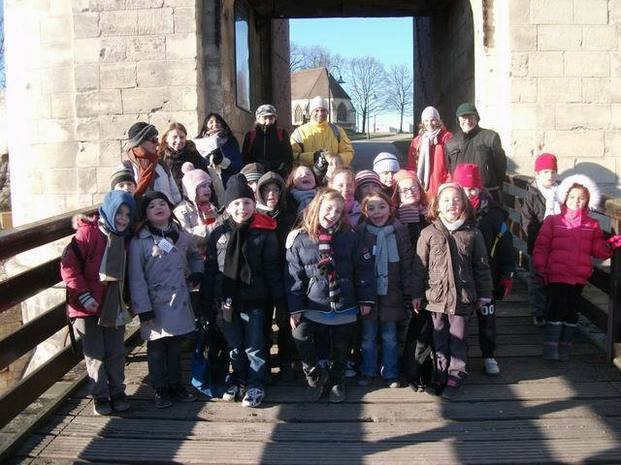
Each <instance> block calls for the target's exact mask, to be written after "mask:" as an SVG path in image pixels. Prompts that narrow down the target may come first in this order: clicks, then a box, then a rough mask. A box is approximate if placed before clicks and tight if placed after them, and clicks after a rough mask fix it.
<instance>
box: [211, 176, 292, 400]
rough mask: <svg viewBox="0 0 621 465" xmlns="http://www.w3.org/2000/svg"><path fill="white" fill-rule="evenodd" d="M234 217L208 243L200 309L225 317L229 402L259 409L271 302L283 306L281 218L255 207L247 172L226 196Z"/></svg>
mask: <svg viewBox="0 0 621 465" xmlns="http://www.w3.org/2000/svg"><path fill="white" fill-rule="evenodd" d="M223 204H224V207H225V208H226V211H227V213H228V214H229V218H228V219H227V220H226V221H225V223H224V224H223V225H221V226H218V227H217V228H216V229H214V230H213V231H212V233H211V234H210V236H209V239H208V241H207V260H206V261H205V278H204V280H203V283H202V285H201V311H202V313H203V314H204V315H206V316H207V317H208V318H209V317H210V316H211V317H212V318H213V315H210V312H212V311H213V310H212V309H215V312H217V313H218V314H219V315H220V316H221V319H222V326H223V328H222V329H223V332H224V337H225V338H226V341H227V344H228V346H229V356H230V359H231V365H232V368H233V372H232V373H231V374H230V375H229V377H228V380H227V390H226V392H225V393H224V395H223V396H222V399H223V400H225V401H229V402H232V401H235V400H239V399H242V405H243V406H244V407H258V406H259V405H261V402H262V400H263V397H264V396H265V391H264V386H265V383H266V380H267V376H268V366H269V365H268V363H267V357H268V356H269V353H268V351H267V344H266V339H265V330H264V327H265V319H266V318H267V317H268V310H267V308H266V307H267V305H268V302H274V305H276V306H284V290H283V285H282V271H281V262H280V258H279V256H280V255H279V254H280V251H279V247H278V239H277V238H276V233H275V230H276V221H275V220H274V219H272V218H270V217H268V216H266V215H263V214H262V213H258V212H256V211H255V200H254V193H253V192H252V190H251V189H250V187H249V186H248V181H247V179H246V177H245V176H244V175H243V174H236V175H233V176H231V177H230V178H229V180H228V183H227V186H226V191H225V194H224V202H223Z"/></svg>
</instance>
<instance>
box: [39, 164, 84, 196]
mask: <svg viewBox="0 0 621 465" xmlns="http://www.w3.org/2000/svg"><path fill="white" fill-rule="evenodd" d="M41 181H42V186H43V192H45V193H46V194H73V193H77V192H79V191H78V188H77V176H76V170H75V169H54V170H46V171H43V172H42V173H41Z"/></svg>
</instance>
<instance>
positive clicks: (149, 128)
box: [127, 121, 157, 149]
mask: <svg viewBox="0 0 621 465" xmlns="http://www.w3.org/2000/svg"><path fill="white" fill-rule="evenodd" d="M153 137H157V129H155V126H153V125H152V124H149V123H145V122H144V121H139V122H137V123H134V124H132V126H131V127H130V128H129V130H128V131H127V139H128V140H127V145H128V147H129V148H130V149H133V148H134V147H138V146H139V145H140V144H142V143H143V142H144V141H145V140H149V139H152V138H153Z"/></svg>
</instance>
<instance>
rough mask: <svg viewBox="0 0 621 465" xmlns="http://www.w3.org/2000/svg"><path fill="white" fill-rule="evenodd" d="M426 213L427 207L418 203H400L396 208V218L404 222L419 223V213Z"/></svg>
mask: <svg viewBox="0 0 621 465" xmlns="http://www.w3.org/2000/svg"><path fill="white" fill-rule="evenodd" d="M426 213H427V209H426V208H425V207H421V206H419V205H412V204H408V205H404V204H402V205H401V206H400V207H399V208H398V209H397V218H399V221H401V222H402V223H404V224H410V223H420V220H421V218H420V217H421V215H423V216H424V215H425V214H426Z"/></svg>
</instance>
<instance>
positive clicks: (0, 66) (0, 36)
mask: <svg viewBox="0 0 621 465" xmlns="http://www.w3.org/2000/svg"><path fill="white" fill-rule="evenodd" d="M4 63H5V56H4V14H2V15H0V88H3V89H4V88H5V87H6V67H5V64H4Z"/></svg>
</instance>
